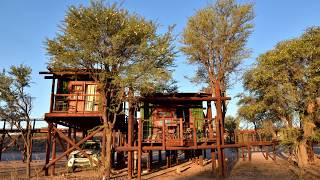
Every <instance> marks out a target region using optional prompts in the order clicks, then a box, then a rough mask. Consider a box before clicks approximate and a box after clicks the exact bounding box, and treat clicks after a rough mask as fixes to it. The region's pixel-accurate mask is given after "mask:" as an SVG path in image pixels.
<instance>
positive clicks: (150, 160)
mask: <svg viewBox="0 0 320 180" xmlns="http://www.w3.org/2000/svg"><path fill="white" fill-rule="evenodd" d="M151 168H152V151H149V152H148V159H147V171H148V172H151Z"/></svg>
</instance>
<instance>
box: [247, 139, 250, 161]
mask: <svg viewBox="0 0 320 180" xmlns="http://www.w3.org/2000/svg"><path fill="white" fill-rule="evenodd" d="M247 149H248V159H249V161H251V145H250V143H248V146H247Z"/></svg>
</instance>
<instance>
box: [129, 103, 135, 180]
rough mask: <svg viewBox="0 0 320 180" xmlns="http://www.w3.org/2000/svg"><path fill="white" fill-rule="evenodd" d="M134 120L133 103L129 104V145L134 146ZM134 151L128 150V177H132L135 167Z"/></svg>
mask: <svg viewBox="0 0 320 180" xmlns="http://www.w3.org/2000/svg"><path fill="white" fill-rule="evenodd" d="M133 121H134V108H133V106H132V105H129V117H128V147H131V146H132V141H133V138H132V136H133V123H134V122H133ZM132 156H133V153H132V151H128V179H132V173H133V171H132V169H133V159H132V158H133V157H132Z"/></svg>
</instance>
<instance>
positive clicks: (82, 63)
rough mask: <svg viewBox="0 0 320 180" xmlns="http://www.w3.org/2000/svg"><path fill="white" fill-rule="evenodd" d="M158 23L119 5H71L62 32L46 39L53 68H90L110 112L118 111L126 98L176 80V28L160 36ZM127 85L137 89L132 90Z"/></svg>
mask: <svg viewBox="0 0 320 180" xmlns="http://www.w3.org/2000/svg"><path fill="white" fill-rule="evenodd" d="M157 27H158V26H157V24H156V23H155V22H153V21H149V20H146V19H145V18H143V17H141V16H139V15H137V14H130V13H129V12H128V11H127V10H125V9H123V8H121V7H119V6H118V5H117V4H113V5H111V6H109V5H105V4H103V3H102V2H101V1H93V2H92V3H91V5H90V6H89V7H84V6H79V7H75V6H71V7H70V8H69V9H68V11H67V15H66V16H65V20H64V23H63V24H62V25H61V26H60V33H59V34H57V36H56V37H55V38H54V39H47V41H46V44H47V51H48V54H49V55H50V57H51V59H50V62H49V68H51V69H53V70H56V69H62V70H68V69H70V68H72V69H76V70H77V71H83V70H84V71H89V72H90V74H91V76H92V78H93V79H94V80H95V81H96V82H97V83H98V84H99V86H98V89H99V91H100V93H101V94H102V95H103V96H104V97H105V98H106V99H105V101H104V103H105V104H106V108H107V110H108V111H110V112H113V113H118V112H119V107H120V106H119V104H121V102H123V101H124V100H127V101H134V100H135V99H136V97H135V96H133V95H135V94H140V95H145V94H149V93H152V92H155V91H156V89H157V87H159V86H162V85H164V84H166V83H167V81H168V80H170V79H171V69H170V67H172V65H173V60H174V57H175V54H176V52H175V51H174V46H173V43H172V42H173V38H172V28H173V27H169V30H168V32H166V33H165V34H163V35H159V34H157ZM128 89H130V90H131V91H133V92H134V93H131V94H130V93H129V94H128ZM130 95H131V96H130ZM129 96H130V97H129Z"/></svg>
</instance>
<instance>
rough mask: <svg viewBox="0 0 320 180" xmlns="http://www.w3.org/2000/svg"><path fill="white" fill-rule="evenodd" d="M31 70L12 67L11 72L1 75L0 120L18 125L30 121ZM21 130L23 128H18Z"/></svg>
mask: <svg viewBox="0 0 320 180" xmlns="http://www.w3.org/2000/svg"><path fill="white" fill-rule="evenodd" d="M31 71H32V70H31V68H30V67H27V66H24V65H20V66H11V67H10V71H9V72H8V74H7V73H5V71H4V72H3V73H1V74H0V82H1V83H0V118H3V119H6V120H7V121H9V122H11V123H14V124H16V123H17V122H18V121H20V120H24V121H25V120H30V113H31V109H32V98H31V96H30V95H29V94H28V93H27V92H26V88H27V87H29V86H30V83H31ZM18 128H19V129H20V128H22V127H18Z"/></svg>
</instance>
